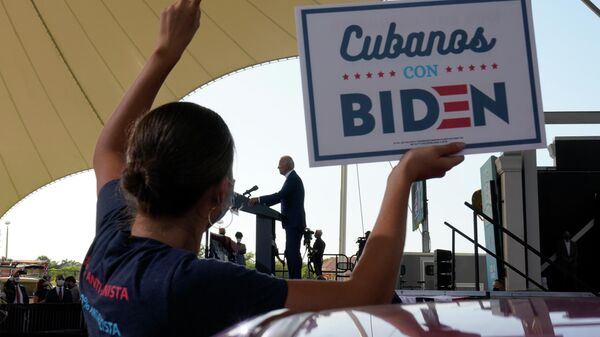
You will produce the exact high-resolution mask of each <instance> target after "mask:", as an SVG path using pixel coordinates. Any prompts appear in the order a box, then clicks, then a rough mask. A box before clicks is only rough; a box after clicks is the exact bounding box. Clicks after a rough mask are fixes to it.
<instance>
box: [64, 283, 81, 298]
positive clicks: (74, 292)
mask: <svg viewBox="0 0 600 337" xmlns="http://www.w3.org/2000/svg"><path fill="white" fill-rule="evenodd" d="M65 286H66V287H67V289H69V291H70V292H71V297H72V298H73V303H79V301H80V300H79V287H78V286H77V280H75V277H73V276H67V278H65Z"/></svg>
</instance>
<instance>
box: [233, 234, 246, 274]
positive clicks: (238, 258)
mask: <svg viewBox="0 0 600 337" xmlns="http://www.w3.org/2000/svg"><path fill="white" fill-rule="evenodd" d="M243 237H244V235H243V234H242V232H236V233H235V241H236V242H235V245H236V248H237V250H236V253H235V263H237V264H239V265H240V266H245V265H246V245H245V244H243V243H242V238H243Z"/></svg>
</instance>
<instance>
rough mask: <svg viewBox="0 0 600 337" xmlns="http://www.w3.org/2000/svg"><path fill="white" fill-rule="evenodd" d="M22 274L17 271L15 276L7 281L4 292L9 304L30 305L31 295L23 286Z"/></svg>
mask: <svg viewBox="0 0 600 337" xmlns="http://www.w3.org/2000/svg"><path fill="white" fill-rule="evenodd" d="M21 274H22V273H21V272H20V271H17V272H16V273H15V274H13V276H11V277H10V278H9V279H8V280H6V284H5V285H4V292H5V293H6V303H9V304H29V295H27V289H25V287H24V286H22V285H21Z"/></svg>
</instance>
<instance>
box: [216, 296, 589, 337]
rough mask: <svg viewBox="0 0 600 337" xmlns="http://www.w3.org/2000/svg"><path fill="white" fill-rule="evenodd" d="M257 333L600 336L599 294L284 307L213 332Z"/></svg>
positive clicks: (226, 335) (294, 336) (225, 335)
mask: <svg viewBox="0 0 600 337" xmlns="http://www.w3.org/2000/svg"><path fill="white" fill-rule="evenodd" d="M258 336H261V337H270V336H277V337H308V336H310V337H325V336H361V337H362V336H369V337H378V336H381V337H388V336H410V337H417V336H419V337H423V336H429V337H437V336H448V337H478V336H490V337H492V336H495V337H500V336H502V337H508V336H545V337H550V336H565V337H577V336H581V337H584V336H585V337H588V336H600V299H598V298H596V297H593V298H567V297H564V298H522V299H515V298H510V299H508V298H507V299H504V298H497V299H483V300H467V301H462V300H461V301H451V302H447V303H436V302H427V303H419V304H410V305H400V304H390V305H379V306H367V307H357V308H347V309H337V310H326V311H319V312H303V313H291V312H289V311H287V310H284V309H283V310H278V311H273V312H270V313H267V314H265V315H262V316H259V317H256V318H254V319H250V320H248V321H245V322H242V323H240V324H238V325H236V326H234V327H232V328H230V329H227V330H225V331H223V332H222V333H220V334H218V335H217V337H258Z"/></svg>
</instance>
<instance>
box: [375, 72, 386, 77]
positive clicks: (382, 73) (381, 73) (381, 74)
mask: <svg viewBox="0 0 600 337" xmlns="http://www.w3.org/2000/svg"><path fill="white" fill-rule="evenodd" d="M384 74H385V73H384V72H383V71H380V72H378V73H377V75H379V77H383V75H384Z"/></svg>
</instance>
